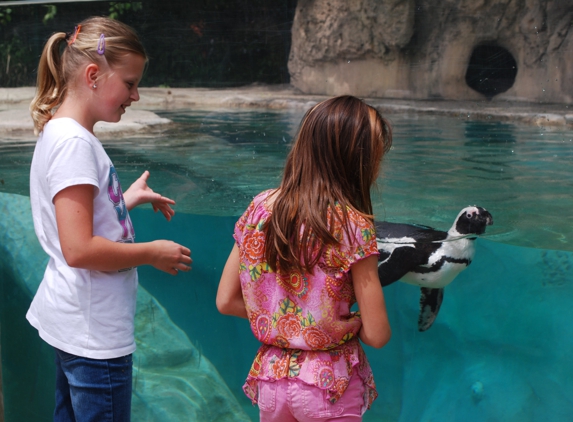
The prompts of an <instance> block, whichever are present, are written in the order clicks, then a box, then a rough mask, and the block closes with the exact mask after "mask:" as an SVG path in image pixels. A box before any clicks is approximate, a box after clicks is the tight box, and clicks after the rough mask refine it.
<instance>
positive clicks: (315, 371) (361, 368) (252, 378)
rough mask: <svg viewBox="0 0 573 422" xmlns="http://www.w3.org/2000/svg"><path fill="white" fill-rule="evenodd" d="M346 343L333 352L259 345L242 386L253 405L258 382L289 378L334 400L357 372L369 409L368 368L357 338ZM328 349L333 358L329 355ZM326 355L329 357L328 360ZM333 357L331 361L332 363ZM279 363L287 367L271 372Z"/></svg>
mask: <svg viewBox="0 0 573 422" xmlns="http://www.w3.org/2000/svg"><path fill="white" fill-rule="evenodd" d="M350 343H351V344H346V345H344V346H341V347H340V348H337V349H336V350H335V351H321V352H312V351H304V350H302V351H301V350H295V349H280V348H278V347H272V346H268V345H263V346H262V347H261V348H260V349H259V353H257V356H256V358H255V362H254V363H253V367H252V368H251V371H250V373H249V375H248V377H247V379H246V381H245V384H244V385H243V391H244V393H245V395H246V396H247V397H248V398H249V399H251V402H252V403H253V404H257V402H258V383H259V381H265V382H275V381H278V380H280V379H284V378H291V379H298V380H300V381H302V382H304V383H305V384H307V385H311V386H315V387H318V388H320V389H322V390H326V391H327V398H328V400H330V402H331V403H336V401H337V400H338V399H339V398H340V397H342V395H343V394H344V392H345V391H346V389H347V387H348V384H349V383H350V378H351V377H352V376H353V375H354V374H358V376H359V377H360V379H361V380H362V383H363V385H364V402H365V404H366V405H367V407H368V408H370V406H371V405H372V403H373V402H374V400H376V398H377V397H378V393H377V392H376V384H375V382H374V377H373V375H372V370H371V368H370V364H369V363H368V360H367V359H366V355H365V354H364V351H363V349H362V347H361V345H360V343H359V342H358V340H355V341H352V342H350ZM332 352H334V356H336V359H334V358H333V355H332ZM349 352H350V353H349ZM329 357H330V358H331V359H330V360H328V358H329ZM333 360H335V364H334V365H333ZM282 362H284V365H287V366H288V370H287V371H285V372H283V373H279V374H276V373H273V372H272V369H271V368H274V369H275V370H276V369H277V368H279V371H280V367H281V366H283V365H282ZM297 362H298V363H299V366H298V368H297V367H296V365H297Z"/></svg>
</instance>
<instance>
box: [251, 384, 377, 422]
mask: <svg viewBox="0 0 573 422" xmlns="http://www.w3.org/2000/svg"><path fill="white" fill-rule="evenodd" d="M258 401H259V415H260V420H261V422H273V421H276V422H290V421H292V422H297V421H298V422H306V421H309V422H311V421H312V422H317V421H323V422H326V421H336V422H356V421H361V420H362V415H363V414H364V412H365V411H366V406H365V404H364V385H363V384H362V380H361V379H360V377H359V376H358V375H353V376H352V378H351V379H350V384H349V385H348V388H347V390H346V391H345V392H344V394H343V395H342V397H341V398H340V399H338V401H337V402H336V403H334V404H332V403H330V401H328V400H327V398H326V391H325V390H321V389H320V388H318V387H314V386H311V385H308V384H305V383H304V382H302V381H299V380H298V379H296V378H294V379H289V378H283V379H281V380H278V381H275V382H265V381H259V398H258Z"/></svg>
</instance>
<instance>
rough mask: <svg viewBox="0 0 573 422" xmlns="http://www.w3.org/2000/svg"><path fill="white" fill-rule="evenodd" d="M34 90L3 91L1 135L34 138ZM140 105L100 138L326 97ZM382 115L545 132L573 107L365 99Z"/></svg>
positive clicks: (183, 97)
mask: <svg viewBox="0 0 573 422" xmlns="http://www.w3.org/2000/svg"><path fill="white" fill-rule="evenodd" d="M34 91H35V88H33V87H24V88H0V133H4V134H6V133H10V135H11V136H32V137H33V126H32V119H31V118H30V115H29V112H28V106H29V104H30V101H31V100H32V98H33V96H34ZM140 97H141V98H140V101H139V102H137V103H134V104H133V106H132V107H130V108H129V109H128V110H127V112H126V113H125V115H124V116H123V118H122V119H121V121H120V122H119V123H104V122H101V123H98V124H97V125H96V128H95V131H96V133H97V134H99V136H102V137H105V136H106V135H107V134H114V135H117V134H118V133H121V134H125V135H128V134H136V133H140V132H142V131H146V130H149V129H151V128H154V127H156V126H158V125H166V124H169V123H170V121H169V120H168V119H164V118H161V117H159V116H157V115H156V114H155V113H153V112H152V111H153V110H176V109H220V108H252V109H303V110H304V109H308V108H309V107H312V106H313V105H314V104H316V103H317V102H319V101H322V100H323V99H326V98H328V97H329V96H325V95H306V94H301V93H300V92H299V91H298V90H297V89H296V88H293V87H292V86H290V85H258V84H257V85H250V86H244V87H238V88H221V89H207V88H140ZM365 100H366V101H367V102H368V103H369V104H372V105H373V106H374V107H376V108H378V109H379V110H380V111H381V112H382V113H384V114H387V115H391V114H423V115H442V116H450V117H455V118H462V119H467V120H497V121H508V122H518V123H524V124H531V125H536V126H545V127H565V126H573V106H572V109H571V110H570V109H569V106H568V105H565V104H544V103H539V102H535V103H534V102H526V101H517V100H516V101H508V100H502V99H500V100H497V101H496V100H495V99H494V100H492V101H443V100H435V101H430V100H425V101H420V100H400V99H381V98H366V99H365Z"/></svg>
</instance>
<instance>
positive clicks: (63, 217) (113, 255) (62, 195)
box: [54, 185, 192, 275]
mask: <svg viewBox="0 0 573 422" xmlns="http://www.w3.org/2000/svg"><path fill="white" fill-rule="evenodd" d="M93 193H94V187H93V186H92V185H76V186H70V187H68V188H66V189H63V190H62V191H60V192H58V193H57V194H56V196H55V197H54V205H55V208H56V221H57V224H58V233H59V237H60V246H61V248H62V253H63V255H64V258H65V259H66V262H67V263H68V265H69V266H70V267H76V268H84V269H88V270H97V271H116V270H120V269H123V268H130V267H136V266H139V265H153V266H154V267H155V268H157V269H159V270H161V271H165V272H166V273H169V274H173V275H175V274H177V272H178V271H189V270H190V269H191V267H190V264H191V262H192V261H191V256H190V255H191V251H190V250H189V249H188V248H186V247H184V246H182V245H179V244H177V243H175V242H171V241H168V240H156V241H153V242H147V243H119V242H113V241H111V240H109V239H106V238H103V237H100V236H94V235H93Z"/></svg>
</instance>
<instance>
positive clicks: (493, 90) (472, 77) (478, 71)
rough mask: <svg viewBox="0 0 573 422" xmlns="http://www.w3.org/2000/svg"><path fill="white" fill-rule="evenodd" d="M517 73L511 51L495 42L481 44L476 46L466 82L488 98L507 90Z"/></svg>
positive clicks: (469, 64)
mask: <svg viewBox="0 0 573 422" xmlns="http://www.w3.org/2000/svg"><path fill="white" fill-rule="evenodd" d="M516 75H517V63H516V61H515V59H514V58H513V56H512V55H511V53H510V52H509V51H507V50H506V49H505V48H503V47H500V46H498V45H495V44H481V45H478V46H476V47H475V48H474V51H473V52H472V55H471V57H470V61H469V63H468V69H467V71H466V83H467V84H468V86H469V87H470V88H472V89H474V90H476V91H477V92H479V93H481V94H483V95H485V96H486V97H487V98H488V99H491V98H493V97H494V96H496V95H497V94H500V93H502V92H505V91H507V90H508V89H509V88H511V87H512V86H513V83H514V82H515V76H516Z"/></svg>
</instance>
